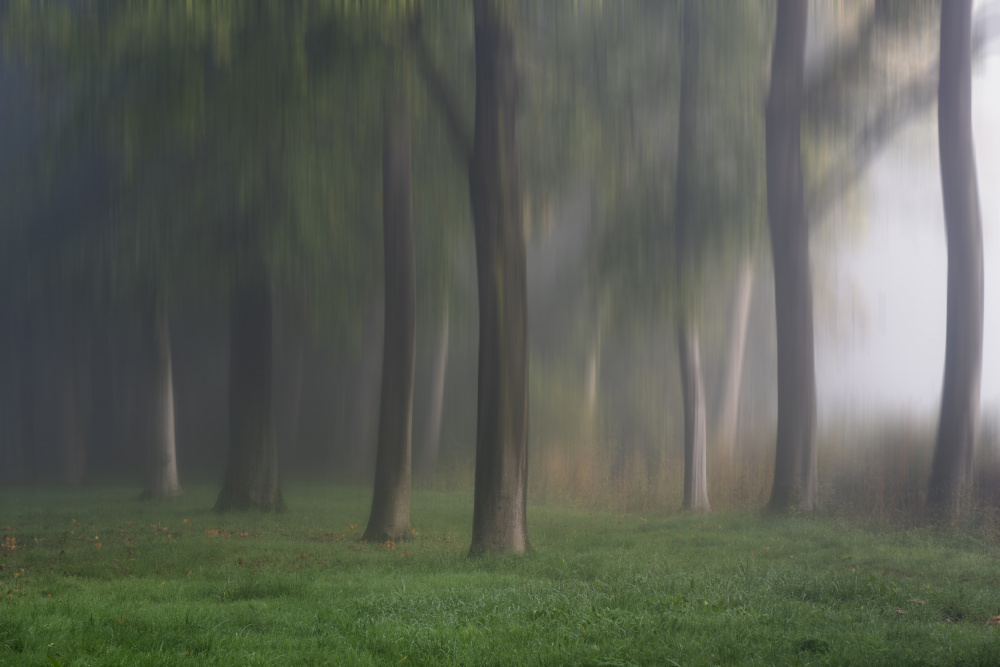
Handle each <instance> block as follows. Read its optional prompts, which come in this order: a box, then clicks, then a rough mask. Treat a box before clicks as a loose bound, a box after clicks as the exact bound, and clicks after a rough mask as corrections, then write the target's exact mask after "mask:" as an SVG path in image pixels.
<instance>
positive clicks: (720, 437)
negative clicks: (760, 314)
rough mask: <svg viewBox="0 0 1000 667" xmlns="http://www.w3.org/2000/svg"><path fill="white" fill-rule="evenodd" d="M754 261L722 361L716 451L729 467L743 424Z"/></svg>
mask: <svg viewBox="0 0 1000 667" xmlns="http://www.w3.org/2000/svg"><path fill="white" fill-rule="evenodd" d="M753 278H754V276H753V259H752V257H751V256H750V253H747V254H746V255H745V256H744V257H743V261H742V262H741V263H740V272H739V275H738V276H737V283H736V292H735V293H734V294H733V303H732V310H731V311H730V314H729V331H728V336H727V340H726V357H725V359H724V361H723V364H724V365H723V368H722V382H721V383H720V390H719V402H718V415H717V417H716V424H715V429H716V430H715V442H716V444H717V448H716V451H718V453H719V454H720V455H721V456H722V457H723V458H724V459H725V460H726V461H727V462H728V463H730V464H732V463H733V459H734V458H735V454H736V429H737V427H738V426H739V420H740V389H741V387H742V383H743V355H744V352H745V351H746V342H747V328H748V325H749V323H750V300H751V298H752V297H753V282H754V280H753Z"/></svg>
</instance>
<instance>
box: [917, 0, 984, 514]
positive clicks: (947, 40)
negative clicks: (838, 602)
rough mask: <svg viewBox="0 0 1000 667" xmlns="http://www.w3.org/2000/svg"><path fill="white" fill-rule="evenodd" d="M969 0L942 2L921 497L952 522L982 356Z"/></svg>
mask: <svg viewBox="0 0 1000 667" xmlns="http://www.w3.org/2000/svg"><path fill="white" fill-rule="evenodd" d="M971 23H972V0H948V2H943V3H941V46H940V49H941V59H940V62H941V70H940V80H939V83H938V143H939V146H940V160H941V189H942V193H943V195H944V221H945V231H946V236H947V241H948V310H947V313H948V321H947V334H946V342H945V362H944V387H943V389H942V393H941V417H940V421H939V423H938V433H937V444H936V446H935V449H934V461H933V463H932V467H931V477H930V483H929V487H928V493H927V504H928V507H929V508H931V510H932V511H933V512H936V513H940V514H948V515H951V516H954V517H958V516H959V515H960V514H961V511H962V505H963V501H964V500H965V499H964V498H963V496H964V495H965V494H966V493H967V492H968V491H969V488H970V486H971V483H972V455H973V451H974V448H975V440H976V428H977V425H978V417H979V389H980V377H981V374H982V356H983V229H982V222H981V220H980V214H979V192H978V186H977V182H976V157H975V149H974V146H973V140H972V63H971Z"/></svg>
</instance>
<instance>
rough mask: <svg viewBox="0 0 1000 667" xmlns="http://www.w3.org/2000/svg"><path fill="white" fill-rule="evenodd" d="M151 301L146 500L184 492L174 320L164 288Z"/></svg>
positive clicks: (146, 335) (145, 335) (146, 330)
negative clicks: (176, 404) (179, 456)
mask: <svg viewBox="0 0 1000 667" xmlns="http://www.w3.org/2000/svg"><path fill="white" fill-rule="evenodd" d="M154 291H155V293H154V294H153V295H152V298H151V299H150V303H149V304H147V313H146V321H145V322H144V323H143V329H144V330H143V339H144V343H145V346H146V355H145V356H146V359H145V364H146V365H147V369H146V372H147V373H148V378H149V380H148V381H149V388H148V389H147V391H146V392H145V394H146V397H147V398H148V400H149V417H150V420H149V423H148V425H147V426H146V428H145V429H144V431H145V436H146V441H147V444H146V446H147V462H146V485H145V488H144V489H143V491H142V498H143V499H144V500H150V499H154V498H155V499H163V498H174V497H176V496H179V495H181V485H180V480H179V479H178V477H177V446H176V438H175V436H174V378H173V366H172V363H171V359H170V322H169V319H168V317H169V315H168V311H167V302H166V299H165V298H164V296H163V293H162V289H161V288H159V287H157V288H154Z"/></svg>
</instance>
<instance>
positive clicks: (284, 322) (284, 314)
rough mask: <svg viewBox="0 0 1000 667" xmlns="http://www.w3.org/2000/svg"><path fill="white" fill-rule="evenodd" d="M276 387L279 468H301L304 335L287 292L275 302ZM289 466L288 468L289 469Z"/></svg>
mask: <svg viewBox="0 0 1000 667" xmlns="http://www.w3.org/2000/svg"><path fill="white" fill-rule="evenodd" d="M276 308H277V310H278V316H277V317H276V318H275V327H274V329H275V349H276V350H277V352H276V354H275V355H274V385H275V432H276V434H277V435H276V437H277V439H278V452H279V457H278V465H279V466H281V468H282V470H288V469H289V468H295V467H296V466H297V465H298V456H299V452H298V445H299V415H300V413H301V409H302V407H301V404H302V361H303V356H304V352H303V332H302V315H301V310H300V309H299V308H298V307H297V305H296V303H295V297H294V296H293V295H292V294H291V293H290V292H285V293H284V294H283V295H282V297H281V299H280V300H276ZM286 464H287V466H288V467H286Z"/></svg>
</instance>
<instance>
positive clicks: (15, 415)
mask: <svg viewBox="0 0 1000 667" xmlns="http://www.w3.org/2000/svg"><path fill="white" fill-rule="evenodd" d="M24 317H25V309H24V307H23V306H22V305H21V304H19V303H17V302H16V300H15V299H14V298H13V297H9V296H8V297H7V298H5V299H4V302H3V310H2V311H0V318H2V319H0V363H2V366H0V461H2V462H3V464H2V465H0V484H10V483H15V482H20V481H23V480H24V479H25V478H26V477H27V467H26V466H25V456H24V452H25V441H24V423H25V421H26V419H25V416H24V407H25V401H24V381H23V380H22V374H24V373H25V372H26V368H25V364H26V361H27V358H28V357H27V355H25V354H24V352H25V350H26V347H27V346H26V345H25V344H24V339H23V336H24V334H25V333H26V331H27V329H26V327H25V325H24V322H23V320H24Z"/></svg>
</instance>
